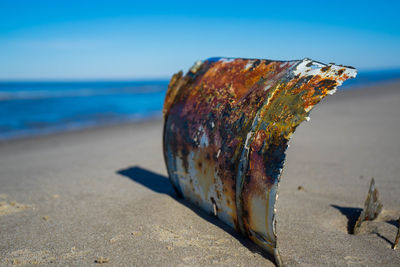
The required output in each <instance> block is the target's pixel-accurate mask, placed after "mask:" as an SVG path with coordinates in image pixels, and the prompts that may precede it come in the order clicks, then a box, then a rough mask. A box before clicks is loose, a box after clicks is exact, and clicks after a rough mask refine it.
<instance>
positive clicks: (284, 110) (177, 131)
mask: <svg viewBox="0 0 400 267" xmlns="http://www.w3.org/2000/svg"><path fill="white" fill-rule="evenodd" d="M356 73H357V71H356V70H355V69H354V68H352V67H344V66H337V65H334V64H328V65H326V64H322V63H319V62H316V61H312V60H310V59H304V60H295V61H271V60H264V59H240V58H238V59H234V58H210V59H207V60H205V61H200V62H196V63H195V65H194V66H193V67H192V68H191V69H190V70H189V71H188V73H186V75H183V73H182V72H179V73H177V74H175V75H174V76H173V77H172V79H171V81H170V84H169V87H168V91H167V95H166V99H165V104H164V110H163V112H164V119H165V124H164V137H163V145H164V156H165V162H166V165H167V169H168V174H169V177H170V180H171V182H172V184H173V187H174V189H175V190H176V192H177V193H178V195H179V196H183V197H185V198H186V199H188V200H190V201H192V202H193V203H195V204H197V205H199V206H200V207H202V208H203V209H204V210H206V211H207V212H209V213H211V214H214V215H215V216H217V217H218V218H220V219H221V220H222V221H224V222H225V223H227V224H228V225H230V226H231V227H233V228H235V229H236V230H237V231H239V232H241V233H242V234H243V235H245V236H248V237H249V238H250V239H251V240H253V241H254V242H255V243H256V244H258V245H259V246H260V247H262V248H263V249H265V250H266V251H268V252H270V253H272V254H274V255H275V258H276V261H277V263H278V264H279V263H280V258H279V252H278V249H277V242H276V231H275V215H276V208H275V203H276V200H277V197H278V183H279V179H280V175H281V171H282V168H283V165H284V160H285V151H286V149H287V147H288V141H289V139H290V137H291V136H292V134H293V132H294V131H295V129H296V127H297V126H298V125H299V124H300V123H301V122H302V121H304V120H309V113H310V111H311V109H312V108H313V107H314V105H316V104H317V103H318V102H319V101H321V99H322V98H324V97H325V96H326V95H328V94H332V93H334V92H335V90H336V87H337V86H339V85H341V84H342V83H343V81H345V80H346V79H349V78H353V77H355V76H356Z"/></svg>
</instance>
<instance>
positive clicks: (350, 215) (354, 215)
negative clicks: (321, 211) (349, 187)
mask: <svg viewBox="0 0 400 267" xmlns="http://www.w3.org/2000/svg"><path fill="white" fill-rule="evenodd" d="M331 207H333V208H335V209H337V210H339V211H340V212H341V213H342V214H343V215H344V216H346V217H347V232H348V233H349V234H354V226H355V224H356V222H357V219H358V217H359V216H360V214H361V212H362V209H360V208H352V207H341V206H337V205H333V204H331ZM385 222H386V223H388V224H391V225H394V226H395V227H396V228H398V227H399V222H398V220H388V221H385ZM374 234H376V235H377V236H378V237H380V238H382V239H383V240H385V241H386V242H388V243H389V244H390V245H391V246H392V245H393V242H392V241H391V240H389V239H388V238H386V237H384V236H383V235H381V234H380V233H377V232H376V233H374Z"/></svg>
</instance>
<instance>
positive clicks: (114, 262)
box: [0, 82, 400, 266]
mask: <svg viewBox="0 0 400 267" xmlns="http://www.w3.org/2000/svg"><path fill="white" fill-rule="evenodd" d="M322 102H323V103H320V104H319V105H317V106H316V108H315V109H314V110H313V111H312V112H311V121H310V122H304V123H303V124H302V125H300V126H299V128H298V129H297V131H296V133H295V134H294V136H293V139H292V140H291V141H290V148H289V149H288V151H287V161H286V164H285V168H284V171H283V174H282V177H281V179H282V181H281V185H280V193H279V199H278V208H277V209H278V214H277V231H278V244H279V247H280V251H281V254H282V258H283V261H284V263H285V264H287V265H289V266H322V265H324V266H325V265H339V266H366V265H369V266H400V250H392V249H391V245H392V243H393V241H394V239H395V235H396V231H397V227H398V222H397V221H396V220H397V218H398V217H399V216H400V142H399V137H400V104H399V103H400V82H392V83H386V84H382V85H379V86H374V87H369V88H360V89H357V90H352V91H340V89H339V92H338V93H336V94H335V95H333V96H329V97H327V98H326V99H325V100H323V101H322ZM161 138H162V121H161V120H158V121H151V122H145V123H137V124H130V125H121V126H113V127H103V128H97V129H88V130H82V131H77V132H69V133H61V134H54V135H50V136H42V137H35V138H29V139H21V140H13V141H8V142H3V143H0V265H13V264H15V265H18V264H19V265H34V264H39V265H62V266H65V265H74V266H87V265H104V266H107V265H108V266H118V265H126V266H131V265H136V266H192V265H194V266H210V265H217V266H218V265H219V266H249V265H251V266H274V263H273V259H272V258H271V257H269V256H268V255H267V254H265V253H261V251H260V250H259V249H258V248H257V247H256V246H255V245H253V244H252V243H251V242H250V241H248V240H246V239H244V238H242V237H240V236H239V235H238V234H236V233H235V232H234V231H233V230H231V229H230V228H228V227H227V226H225V225H224V224H223V223H222V222H220V221H218V220H217V219H215V218H214V217H213V216H211V215H209V214H206V213H204V212H202V211H201V210H199V209H198V208H196V207H194V206H192V205H190V204H189V203H187V202H185V201H183V200H179V199H177V198H176V197H175V194H174V192H173V189H172V187H171V185H170V183H169V181H168V180H167V177H166V169H165V165H164V160H163V155H162V146H161ZM371 177H374V178H375V182H376V187H377V188H378V190H379V192H380V199H381V202H382V203H383V206H384V211H383V213H382V215H381V216H380V217H379V218H378V220H377V221H375V222H367V223H364V224H363V226H362V228H363V234H361V235H357V236H355V235H351V234H349V233H348V230H349V227H350V226H351V225H352V224H354V222H355V219H356V218H357V216H358V214H359V212H360V208H362V207H363V205H364V201H365V198H366V195H367V192H368V188H369V183H370V179H371Z"/></svg>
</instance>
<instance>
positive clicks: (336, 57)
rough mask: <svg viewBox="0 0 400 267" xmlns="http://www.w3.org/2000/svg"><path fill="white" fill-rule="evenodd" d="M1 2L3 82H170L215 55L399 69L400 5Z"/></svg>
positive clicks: (88, 0)
mask: <svg viewBox="0 0 400 267" xmlns="http://www.w3.org/2000/svg"><path fill="white" fill-rule="evenodd" d="M383 2H384V1H367V0H364V1H339V0H337V1H324V3H323V4H321V3H322V1H273V2H268V1H253V2H251V1H184V2H183V1H182V2H173V1H143V2H134V1H116V0H115V1H100V0H97V1H92V0H86V1H82V0H81V1H75V0H69V1H54V0H53V1H41V0H29V1H28V0H27V1H24V0H1V1H0V16H1V19H0V79H1V80H41V79H45V80H49V79H50V80H75V79H77V80H82V79H83V80H84V79H102V80H108V79H151V78H169V77H170V76H171V75H172V74H173V73H175V72H177V71H178V70H180V69H183V70H187V68H188V67H190V66H191V65H192V64H193V62H194V61H196V60H198V59H205V58H208V57H214V56H229V57H251V58H267V59H279V60H285V59H287V60H290V59H301V58H304V57H308V58H312V59H315V60H318V61H321V62H325V63H329V62H335V63H338V64H344V65H352V66H355V67H357V68H359V69H382V68H385V69H387V68H400V19H399V18H398V16H399V15H398V12H399V10H400V1H399V2H397V1H385V3H383Z"/></svg>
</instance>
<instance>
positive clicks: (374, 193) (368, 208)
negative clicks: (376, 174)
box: [353, 178, 383, 235]
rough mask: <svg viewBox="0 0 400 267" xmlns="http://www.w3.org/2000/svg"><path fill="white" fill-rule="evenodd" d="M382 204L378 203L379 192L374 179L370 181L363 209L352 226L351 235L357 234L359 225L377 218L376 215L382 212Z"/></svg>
mask: <svg viewBox="0 0 400 267" xmlns="http://www.w3.org/2000/svg"><path fill="white" fill-rule="evenodd" d="M382 207H383V205H382V203H381V202H380V201H379V192H378V189H376V186H375V179H374V178H372V179H371V183H370V185H369V190H368V194H367V198H366V199H365V203H364V209H363V211H362V212H361V214H360V216H359V217H358V219H357V221H356V224H355V225H354V229H353V233H354V234H355V235H356V234H359V230H360V227H361V224H362V223H363V222H364V221H372V220H374V219H376V218H377V217H378V215H379V214H380V213H381V211H382Z"/></svg>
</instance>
